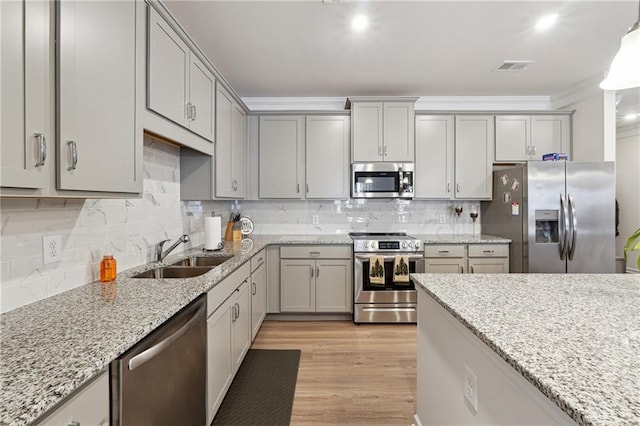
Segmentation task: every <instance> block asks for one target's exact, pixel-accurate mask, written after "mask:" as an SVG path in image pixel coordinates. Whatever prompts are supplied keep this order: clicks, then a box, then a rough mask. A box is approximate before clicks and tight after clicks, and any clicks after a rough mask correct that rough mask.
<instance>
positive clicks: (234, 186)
mask: <svg viewBox="0 0 640 426" xmlns="http://www.w3.org/2000/svg"><path fill="white" fill-rule="evenodd" d="M231 189H232V190H234V191H237V190H238V181H237V180H235V179H234V180H232V181H231Z"/></svg>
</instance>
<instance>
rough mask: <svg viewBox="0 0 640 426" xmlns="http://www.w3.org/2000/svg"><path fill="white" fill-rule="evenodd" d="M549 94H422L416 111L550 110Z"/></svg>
mask: <svg viewBox="0 0 640 426" xmlns="http://www.w3.org/2000/svg"><path fill="white" fill-rule="evenodd" d="M550 109H551V99H550V98H549V96H421V97H420V98H418V101H417V102H416V111H448V110H453V111H497V110H500V111H513V110H516V111H523V110H527V111H528V110H550Z"/></svg>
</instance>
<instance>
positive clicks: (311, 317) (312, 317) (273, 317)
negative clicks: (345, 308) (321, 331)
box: [265, 313, 353, 321]
mask: <svg viewBox="0 0 640 426" xmlns="http://www.w3.org/2000/svg"><path fill="white" fill-rule="evenodd" d="M352 320H353V315H352V314H333V313H328V314H325V313H315V314H314V313H310V314H297V313H293V314H291V313H279V314H267V317H266V318H265V321H352Z"/></svg>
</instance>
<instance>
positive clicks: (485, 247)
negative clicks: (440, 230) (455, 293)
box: [424, 244, 509, 274]
mask: <svg viewBox="0 0 640 426" xmlns="http://www.w3.org/2000/svg"><path fill="white" fill-rule="evenodd" d="M424 257H425V272H426V273H430V274H438V273H444V274H462V273H465V274H466V273H472V274H473V273H476V274H480V273H484V274H503V273H509V245H508V244H429V245H427V246H426V247H425V252H424Z"/></svg>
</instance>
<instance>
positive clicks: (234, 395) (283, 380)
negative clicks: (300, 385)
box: [211, 349, 301, 426]
mask: <svg viewBox="0 0 640 426" xmlns="http://www.w3.org/2000/svg"><path fill="white" fill-rule="evenodd" d="M300 354H301V351H300V350H266V349H250V350H249V352H247V355H246V357H245V358H244V361H243V362H242V365H241V366H240V369H239V370H238V373H237V374H236V377H235V378H234V379H233V382H232V383H231V386H230V387H229V391H228V392H227V395H226V396H225V397H224V400H223V401H222V404H221V405H220V409H219V410H218V412H217V414H216V416H215V418H214V419H213V422H212V423H211V424H212V425H274V426H275V425H288V424H289V423H290V422H291V408H292V407H293V395H294V393H295V390H296V380H297V378H298V365H299V364H300Z"/></svg>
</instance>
